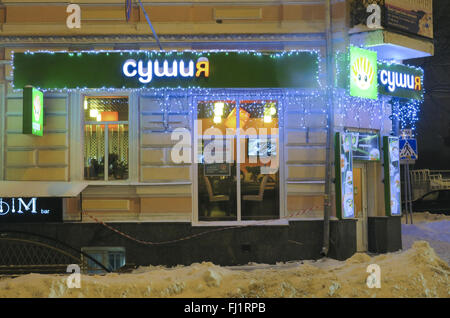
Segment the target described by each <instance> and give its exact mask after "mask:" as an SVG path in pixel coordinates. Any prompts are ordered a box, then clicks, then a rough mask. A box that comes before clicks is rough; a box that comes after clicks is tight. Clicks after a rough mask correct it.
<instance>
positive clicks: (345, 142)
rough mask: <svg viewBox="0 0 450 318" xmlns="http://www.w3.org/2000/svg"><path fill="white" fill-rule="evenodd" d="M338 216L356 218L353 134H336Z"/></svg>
mask: <svg viewBox="0 0 450 318" xmlns="http://www.w3.org/2000/svg"><path fill="white" fill-rule="evenodd" d="M335 156H336V158H335V163H336V164H335V169H336V171H335V172H336V182H335V186H336V216H337V217H338V218H340V219H342V218H344V219H345V218H354V217H355V208H354V205H355V204H354V196H353V156H352V134H351V133H339V132H338V133H336V136H335Z"/></svg>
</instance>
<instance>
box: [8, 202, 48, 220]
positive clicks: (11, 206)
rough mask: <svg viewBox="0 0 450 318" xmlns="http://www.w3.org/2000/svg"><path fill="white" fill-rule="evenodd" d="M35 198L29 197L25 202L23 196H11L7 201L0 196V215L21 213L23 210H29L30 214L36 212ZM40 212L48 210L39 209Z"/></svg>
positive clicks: (43, 212) (44, 212) (45, 212)
mask: <svg viewBox="0 0 450 318" xmlns="http://www.w3.org/2000/svg"><path fill="white" fill-rule="evenodd" d="M36 200H37V198H31V199H30V200H29V201H28V203H25V200H24V199H23V198H11V199H10V200H8V201H4V200H3V198H0V216H3V215H6V214H8V213H18V214H23V211H24V210H25V211H30V213H32V214H36V213H38V212H37V210H36ZM40 213H41V214H48V213H49V210H41V212H40Z"/></svg>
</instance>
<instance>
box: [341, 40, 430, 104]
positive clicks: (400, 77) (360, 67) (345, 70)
mask: <svg viewBox="0 0 450 318" xmlns="http://www.w3.org/2000/svg"><path fill="white" fill-rule="evenodd" d="M336 64H337V69H338V72H337V77H336V86H337V87H340V88H347V89H349V93H350V96H355V97H361V98H370V99H377V98H378V95H387V96H393V97H399V98H406V99H416V100H423V93H424V89H423V70H422V69H421V68H417V67H413V66H408V65H403V64H395V63H387V62H383V61H377V53H376V52H375V51H371V50H364V49H361V48H356V47H351V48H350V50H349V53H348V54H347V53H339V54H338V55H337V56H336Z"/></svg>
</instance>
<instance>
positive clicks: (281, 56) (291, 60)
mask: <svg viewBox="0 0 450 318" xmlns="http://www.w3.org/2000/svg"><path fill="white" fill-rule="evenodd" d="M318 73H319V55H318V53H317V52H313V51H291V52H281V53H274V52H273V53H262V52H251V51H250V52H247V51H245V52H237V51H229V52H225V51H217V52H213V51H205V52H197V51H195V52H194V51H185V52H156V51H122V52H118V51H110V52H95V51H93V52H79V53H68V52H36V53H31V52H28V53H15V54H14V87H15V88H18V89H21V88H23V87H25V86H26V85H32V86H34V87H38V88H42V89H64V88H68V89H77V88H93V89H96V88H164V87H168V88H178V87H180V88H190V87H201V88H270V87H273V88H278V87H280V88H317V87H319V81H318Z"/></svg>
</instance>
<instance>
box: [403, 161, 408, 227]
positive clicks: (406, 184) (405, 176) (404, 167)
mask: <svg viewBox="0 0 450 318" xmlns="http://www.w3.org/2000/svg"><path fill="white" fill-rule="evenodd" d="M406 166H407V165H403V172H404V180H403V181H404V182H403V190H404V192H405V194H404V197H405V218H406V224H408V190H407V189H408V178H407V174H408V172H407V171H406Z"/></svg>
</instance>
